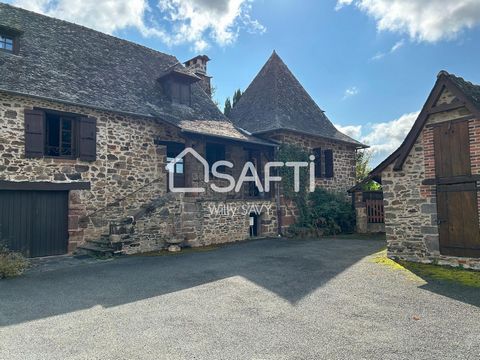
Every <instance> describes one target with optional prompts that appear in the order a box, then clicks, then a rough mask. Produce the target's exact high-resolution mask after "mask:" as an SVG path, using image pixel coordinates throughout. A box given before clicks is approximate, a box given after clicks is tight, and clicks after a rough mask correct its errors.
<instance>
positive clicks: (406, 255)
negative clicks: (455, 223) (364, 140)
mask: <svg viewBox="0 0 480 360" xmlns="http://www.w3.org/2000/svg"><path fill="white" fill-rule="evenodd" d="M454 98H455V97H454V96H453V95H452V94H451V93H449V92H448V91H446V92H444V93H443V94H442V95H441V97H440V98H439V102H438V104H441V103H450V102H451V101H452V100H453V99H454ZM468 114H469V112H468V110H467V109H466V108H461V109H457V110H454V111H446V112H441V113H437V114H434V115H432V116H430V117H429V119H428V120H427V125H428V124H433V123H439V122H444V121H451V120H455V119H458V118H460V117H463V116H465V115H468ZM469 135H470V151H471V163H472V174H479V173H480V150H479V149H480V120H479V119H476V120H470V121H469ZM432 178H435V154H434V142H433V129H432V128H430V127H424V128H423V130H422V132H421V134H420V136H419V137H418V139H417V140H416V142H415V144H414V146H413V147H412V150H411V151H410V154H409V155H408V157H407V159H406V161H405V163H404V165H403V169H402V170H401V171H393V164H391V165H389V166H388V167H387V168H386V169H385V170H384V171H383V172H382V186H383V192H384V194H383V195H384V205H385V230H386V234H387V243H388V256H389V257H390V258H394V259H401V260H407V261H414V262H422V263H437V264H439V265H449V266H460V265H461V266H463V267H465V268H472V269H480V259H471V258H459V257H453V256H445V255H441V254H440V246H439V234H438V225H437V204H436V186H435V185H423V184H422V181H423V180H425V179H432ZM479 198H480V197H479ZM479 204H480V203H479ZM479 209H480V205H479Z"/></svg>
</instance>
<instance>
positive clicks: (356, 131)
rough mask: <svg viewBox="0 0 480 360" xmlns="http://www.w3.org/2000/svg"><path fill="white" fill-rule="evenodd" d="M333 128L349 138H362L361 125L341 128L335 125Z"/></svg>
mask: <svg viewBox="0 0 480 360" xmlns="http://www.w3.org/2000/svg"><path fill="white" fill-rule="evenodd" d="M335 127H336V128H337V129H338V131H340V132H342V133H344V134H345V135H348V136H350V137H351V138H354V139H360V137H361V136H362V125H347V126H342V125H336V124H335Z"/></svg>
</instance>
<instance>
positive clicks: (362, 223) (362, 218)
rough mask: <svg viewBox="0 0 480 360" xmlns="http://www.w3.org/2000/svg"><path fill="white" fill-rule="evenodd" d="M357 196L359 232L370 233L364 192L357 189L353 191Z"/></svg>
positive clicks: (356, 208) (356, 207)
mask: <svg viewBox="0 0 480 360" xmlns="http://www.w3.org/2000/svg"><path fill="white" fill-rule="evenodd" d="M353 196H354V197H355V214H356V217H357V233H359V234H366V233H368V218H367V206H366V204H365V202H364V201H363V192H362V191H356V192H354V193H353Z"/></svg>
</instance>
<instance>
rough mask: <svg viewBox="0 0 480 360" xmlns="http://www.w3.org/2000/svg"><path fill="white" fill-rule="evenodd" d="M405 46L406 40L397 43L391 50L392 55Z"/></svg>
mask: <svg viewBox="0 0 480 360" xmlns="http://www.w3.org/2000/svg"><path fill="white" fill-rule="evenodd" d="M403 45H405V40H403V39H402V40H400V41H397V42H396V43H395V45H393V46H392V48H391V49H390V53H391V54H392V53H394V52H395V51H397V50H398V49H400V48H401V47H403Z"/></svg>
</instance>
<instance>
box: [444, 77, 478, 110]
mask: <svg viewBox="0 0 480 360" xmlns="http://www.w3.org/2000/svg"><path fill="white" fill-rule="evenodd" d="M444 73H445V75H448V77H449V78H450V80H452V81H453V83H454V84H455V85H457V86H458V87H459V88H460V90H461V91H462V92H463V93H464V94H465V96H467V98H468V99H469V100H470V101H471V102H472V103H473V105H475V107H476V108H477V109H479V110H480V85H475V84H473V83H471V82H470V81H467V80H465V79H463V78H461V77H459V76H456V75H454V74H449V73H447V72H446V71H444Z"/></svg>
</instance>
